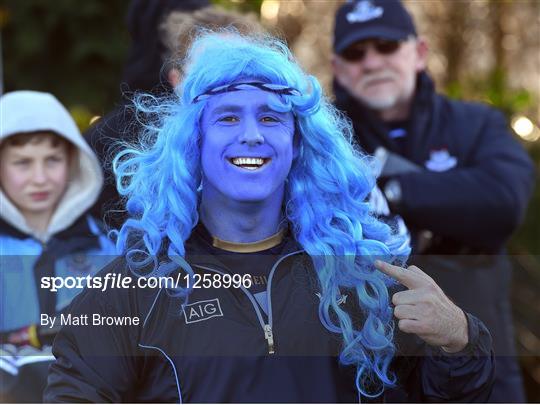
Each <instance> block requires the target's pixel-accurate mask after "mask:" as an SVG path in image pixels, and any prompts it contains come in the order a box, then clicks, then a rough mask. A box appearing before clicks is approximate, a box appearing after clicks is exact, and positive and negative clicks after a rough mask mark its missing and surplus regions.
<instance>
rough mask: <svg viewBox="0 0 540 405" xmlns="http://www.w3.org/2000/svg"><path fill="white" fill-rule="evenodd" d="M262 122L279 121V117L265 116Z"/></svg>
mask: <svg viewBox="0 0 540 405" xmlns="http://www.w3.org/2000/svg"><path fill="white" fill-rule="evenodd" d="M261 122H279V120H278V119H277V118H274V117H270V116H265V117H262V118H261Z"/></svg>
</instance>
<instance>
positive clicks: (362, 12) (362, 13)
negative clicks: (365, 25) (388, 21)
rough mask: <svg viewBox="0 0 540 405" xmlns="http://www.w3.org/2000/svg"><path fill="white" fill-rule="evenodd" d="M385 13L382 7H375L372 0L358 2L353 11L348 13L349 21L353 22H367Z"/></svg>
mask: <svg viewBox="0 0 540 405" xmlns="http://www.w3.org/2000/svg"><path fill="white" fill-rule="evenodd" d="M383 13H384V9H383V8H382V7H375V6H374V5H373V4H372V3H371V1H369V0H362V1H359V2H358V3H356V6H355V7H354V9H353V10H352V11H350V12H349V13H347V21H348V22H349V23H351V24H353V23H357V22H366V21H369V20H374V19H376V18H380V17H381V16H382V15H383Z"/></svg>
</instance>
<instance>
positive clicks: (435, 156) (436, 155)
mask: <svg viewBox="0 0 540 405" xmlns="http://www.w3.org/2000/svg"><path fill="white" fill-rule="evenodd" d="M456 165H457V159H456V158H455V157H454V156H451V155H450V154H449V153H448V150H447V149H439V150H432V151H431V153H430V155H429V160H427V161H426V168H428V169H429V170H431V171H432V172H445V171H447V170H450V169H452V168H453V167H455V166H456Z"/></svg>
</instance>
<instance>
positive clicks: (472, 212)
mask: <svg viewBox="0 0 540 405" xmlns="http://www.w3.org/2000/svg"><path fill="white" fill-rule="evenodd" d="M480 111H481V112H482V114H484V115H485V119H484V121H483V123H482V125H481V127H480V128H479V131H480V132H479V136H478V137H477V139H476V142H475V144H474V145H472V148H471V151H472V152H471V153H470V154H469V155H468V156H463V157H462V158H463V159H465V160H464V161H465V165H464V166H462V167H459V168H456V169H453V170H449V171H446V172H431V171H422V172H414V173H406V174H402V175H399V176H397V179H398V180H399V182H400V184H401V187H402V202H401V204H400V206H399V207H397V208H396V213H398V214H400V215H401V216H402V217H403V218H404V219H405V221H406V222H407V224H408V225H411V226H414V227H416V228H419V229H429V230H431V231H432V232H433V233H434V234H436V235H441V236H445V237H450V238H453V239H456V240H460V241H463V242H464V243H466V244H468V245H469V246H473V247H479V248H485V249H495V250H497V249H499V248H500V247H501V246H502V245H503V244H504V242H505V241H506V240H507V239H508V237H509V236H510V235H511V233H512V232H513V231H514V230H515V229H516V227H517V226H518V225H519V223H520V222H521V221H522V219H523V217H524V214H525V210H526V208H527V204H528V201H529V197H530V195H531V192H532V189H533V185H534V166H533V164H532V162H531V160H530V158H529V157H528V155H527V153H526V152H525V151H524V150H523V148H522V147H521V145H519V143H518V142H517V141H516V140H514V139H513V138H512V136H511V135H510V133H509V131H508V127H507V124H506V120H505V118H504V116H503V115H502V114H501V113H499V112H498V111H496V110H493V109H488V110H479V111H478V112H480ZM463 119H464V120H465V119H466V117H464V118H463ZM466 125H467V123H463V126H464V128H466V127H465V126H466ZM456 136H457V137H462V138H465V137H466V136H467V134H466V133H461V134H456Z"/></svg>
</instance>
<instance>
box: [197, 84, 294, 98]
mask: <svg viewBox="0 0 540 405" xmlns="http://www.w3.org/2000/svg"><path fill="white" fill-rule="evenodd" d="M246 87H255V88H257V89H259V90H263V91H268V92H270V93H274V94H279V95H286V96H300V95H301V94H302V93H300V92H299V91H298V90H296V89H295V88H293V87H288V86H283V85H281V84H270V83H261V82H245V83H233V84H226V85H223V86H219V87H215V88H213V89H210V90H207V91H205V92H204V93H202V94H199V95H198V96H197V97H195V98H194V99H193V101H192V103H196V102H198V101H200V100H203V99H205V98H207V97H210V96H215V95H216V94H221V93H227V92H229V91H239V90H246Z"/></svg>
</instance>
